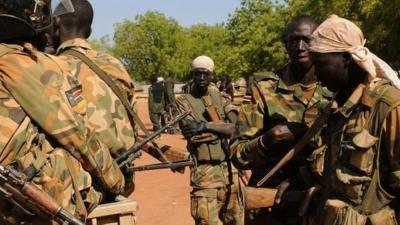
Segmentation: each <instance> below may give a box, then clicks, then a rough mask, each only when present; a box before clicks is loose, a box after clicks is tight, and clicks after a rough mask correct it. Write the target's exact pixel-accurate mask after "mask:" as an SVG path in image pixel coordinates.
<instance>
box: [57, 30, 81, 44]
mask: <svg viewBox="0 0 400 225" xmlns="http://www.w3.org/2000/svg"><path fill="white" fill-rule="evenodd" d="M76 38H81V39H86V35H84V34H83V33H82V32H63V34H61V35H60V41H61V42H60V43H64V42H66V41H69V40H73V39H76Z"/></svg>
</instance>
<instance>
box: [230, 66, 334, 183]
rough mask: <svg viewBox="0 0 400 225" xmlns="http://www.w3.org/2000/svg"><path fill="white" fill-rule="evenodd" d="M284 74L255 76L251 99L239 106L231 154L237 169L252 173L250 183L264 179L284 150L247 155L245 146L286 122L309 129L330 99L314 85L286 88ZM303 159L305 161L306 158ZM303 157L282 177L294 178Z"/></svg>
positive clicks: (324, 89) (248, 153)
mask: <svg viewBox="0 0 400 225" xmlns="http://www.w3.org/2000/svg"><path fill="white" fill-rule="evenodd" d="M285 69H289V68H288V67H285ZM285 69H284V70H285ZM284 70H283V71H284ZM284 74H285V73H284V72H282V73H280V74H273V73H265V74H258V75H257V76H255V77H256V80H255V81H254V85H252V87H251V91H252V95H251V96H245V101H244V102H243V103H242V105H241V111H240V114H239V118H238V122H237V133H236V134H235V140H234V142H233V144H232V145H231V152H232V153H231V154H232V159H233V162H234V163H235V165H236V166H237V167H238V168H242V169H250V168H251V169H252V171H253V175H252V179H251V183H252V182H254V181H258V179H259V178H261V177H262V176H264V175H265V174H266V172H267V171H268V170H269V169H271V167H272V166H273V165H275V164H276V162H277V161H278V160H279V159H280V158H281V157H282V155H283V154H284V153H285V152H284V151H285V150H277V151H276V152H278V153H277V154H271V155H266V154H264V152H263V151H261V150H259V149H258V148H257V149H258V150H252V151H250V150H249V149H250V148H249V145H250V144H251V143H252V142H257V141H258V137H260V136H261V135H263V134H264V133H265V132H266V131H268V130H269V129H271V128H272V127H274V126H275V125H277V124H280V123H283V122H286V121H287V122H297V123H303V124H306V125H307V126H310V125H311V124H312V122H313V121H314V120H315V118H316V117H317V116H318V114H319V112H320V110H321V109H323V108H324V107H325V106H326V105H327V104H328V102H329V101H328V100H327V99H328V98H330V97H331V93H330V92H329V91H328V90H327V89H326V88H323V87H321V86H320V85H319V84H318V83H314V84H312V85H309V86H302V85H301V84H294V85H291V86H287V85H286V84H285V82H284V80H283V78H282V76H283V75H284ZM306 93H307V94H306ZM306 95H308V96H307V97H306ZM315 141H317V139H316V140H315ZM318 141H320V140H318ZM287 150H288V149H287ZM308 153H310V152H309V151H308V152H307V154H308ZM304 157H305V158H307V157H308V155H305V156H304ZM304 157H302V158H301V160H300V161H299V162H297V161H294V162H293V161H292V162H291V167H292V168H294V170H291V173H290V175H288V174H284V175H282V176H294V175H295V174H292V173H297V172H298V169H299V168H297V167H298V166H300V165H301V164H302V163H303V162H304V160H305V159H304ZM286 178H288V177H282V179H279V178H277V179H276V182H272V183H271V184H270V185H271V186H275V185H277V184H278V183H279V182H280V181H282V180H283V179H286Z"/></svg>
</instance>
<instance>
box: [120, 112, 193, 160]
mask: <svg viewBox="0 0 400 225" xmlns="http://www.w3.org/2000/svg"><path fill="white" fill-rule="evenodd" d="M190 113H191V112H190V111H187V112H183V113H181V114H179V115H178V116H177V117H176V118H175V119H173V120H172V121H170V122H169V123H167V124H165V125H164V126H163V127H161V128H160V129H158V130H157V131H155V132H153V133H152V134H150V135H148V136H146V137H145V138H143V139H142V140H141V141H140V142H139V143H136V144H135V145H133V146H132V147H130V148H129V149H128V151H126V152H124V153H122V154H121V155H120V156H118V157H117V158H116V161H117V163H118V164H119V166H120V167H123V166H125V165H126V163H128V161H126V159H128V158H129V156H130V155H132V154H134V153H136V152H137V151H139V150H140V149H141V148H142V147H143V145H145V144H147V143H148V142H149V141H151V140H153V139H154V138H156V137H157V136H158V135H160V134H161V133H162V132H164V130H165V129H167V128H168V127H170V126H173V125H175V124H176V123H177V122H179V121H181V120H182V119H184V118H185V117H186V116H188V115H189V114H190Z"/></svg>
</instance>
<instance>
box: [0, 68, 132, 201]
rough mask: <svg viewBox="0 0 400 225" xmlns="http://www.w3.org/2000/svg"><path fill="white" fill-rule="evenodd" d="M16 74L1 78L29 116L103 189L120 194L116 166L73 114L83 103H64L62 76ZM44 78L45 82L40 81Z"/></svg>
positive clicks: (118, 173)
mask: <svg viewBox="0 0 400 225" xmlns="http://www.w3.org/2000/svg"><path fill="white" fill-rule="evenodd" d="M29 66H32V68H33V69H36V70H38V69H42V68H39V67H38V66H37V65H36V64H34V63H32V64H26V65H25V67H29ZM21 67H22V66H21ZM25 67H24V68H25ZM55 71H57V70H55ZM18 72H19V71H15V73H13V74H12V76H11V75H10V74H3V75H2V76H1V78H2V82H3V83H4V85H5V86H7V89H8V90H10V92H11V94H12V95H13V97H14V98H15V99H16V100H17V102H18V103H19V104H20V105H21V106H22V108H23V109H24V111H25V112H27V114H28V115H29V117H30V118H32V120H34V121H35V122H36V124H37V125H38V126H39V127H40V128H41V129H42V130H43V131H44V132H45V133H47V134H48V135H49V136H51V137H52V138H53V139H54V140H55V141H56V142H57V143H58V144H59V145H60V146H62V147H63V148H64V149H66V150H67V151H68V152H70V153H71V154H72V155H73V156H74V157H75V158H77V159H78V160H79V161H80V162H81V163H82V166H83V167H84V168H85V170H87V171H89V172H90V173H91V174H92V175H93V176H94V177H96V179H97V180H98V181H99V183H100V184H101V185H102V186H103V187H104V188H106V189H107V190H109V191H111V192H115V193H119V192H120V191H122V189H123V186H124V182H125V181H124V178H123V175H122V172H121V171H120V169H119V167H118V165H117V164H116V163H115V162H114V160H112V157H111V154H110V152H109V150H108V149H107V148H106V147H105V146H104V145H103V144H102V143H101V142H100V141H99V140H98V138H97V137H96V134H94V133H90V132H89V131H88V129H86V127H85V123H84V120H83V117H82V116H80V115H78V113H76V111H74V110H77V111H79V110H81V109H82V108H84V107H83V105H80V104H84V102H83V100H80V101H79V103H77V104H76V105H75V106H71V105H70V103H68V100H67V97H66V93H65V92H66V91H68V90H70V89H71V87H67V86H68V85H69V84H68V83H67V82H66V80H65V79H66V78H65V75H62V74H57V73H56V72H53V73H52V74H51V77H46V76H47V75H48V74H47V73H45V71H43V74H38V73H36V74H35V73H32V74H31V75H30V76H26V73H25V72H24V71H22V72H21V73H18ZM44 77H46V79H47V80H46V82H48V83H46V82H43V79H44ZM77 100H78V99H77ZM73 107H75V108H73ZM80 107H82V108H80Z"/></svg>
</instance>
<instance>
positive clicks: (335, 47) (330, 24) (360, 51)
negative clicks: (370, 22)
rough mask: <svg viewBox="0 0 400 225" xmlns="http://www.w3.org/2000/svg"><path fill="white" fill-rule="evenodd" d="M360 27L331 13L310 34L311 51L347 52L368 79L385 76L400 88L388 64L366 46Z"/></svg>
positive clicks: (398, 80)
mask: <svg viewBox="0 0 400 225" xmlns="http://www.w3.org/2000/svg"><path fill="white" fill-rule="evenodd" d="M365 42H366V40H365V39H364V35H363V33H362V31H361V30H360V28H358V27H357V26H356V25H355V24H354V23H352V22H351V21H349V20H346V19H344V18H340V17H338V16H337V15H331V16H330V17H329V18H328V19H326V20H325V21H324V22H323V23H322V24H321V25H320V26H319V27H318V28H317V29H316V30H315V31H314V32H313V34H312V41H311V43H310V46H309V50H310V51H311V52H318V53H330V52H348V53H350V54H351V56H352V58H353V60H354V61H355V62H356V63H357V64H358V65H359V66H360V67H361V68H362V69H363V70H365V71H366V72H367V73H368V80H369V81H371V80H372V79H374V78H375V77H380V78H385V79H388V80H390V81H392V83H393V84H394V85H395V86H396V87H397V88H398V89H400V79H399V78H398V77H397V73H396V72H395V71H394V70H393V69H392V68H390V66H389V65H388V64H387V63H386V62H384V61H383V60H382V59H380V58H379V57H378V56H376V55H375V54H373V53H372V52H370V51H369V49H368V48H366V47H365V46H364V45H365Z"/></svg>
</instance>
